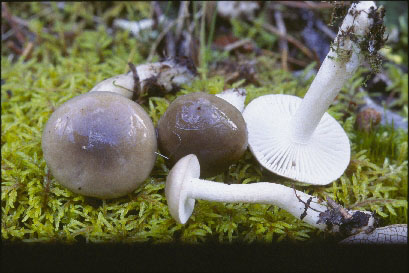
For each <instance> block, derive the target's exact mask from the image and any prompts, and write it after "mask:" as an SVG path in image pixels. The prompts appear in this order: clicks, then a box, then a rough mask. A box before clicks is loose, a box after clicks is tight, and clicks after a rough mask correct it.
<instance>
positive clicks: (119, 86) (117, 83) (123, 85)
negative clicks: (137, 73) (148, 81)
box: [89, 71, 135, 99]
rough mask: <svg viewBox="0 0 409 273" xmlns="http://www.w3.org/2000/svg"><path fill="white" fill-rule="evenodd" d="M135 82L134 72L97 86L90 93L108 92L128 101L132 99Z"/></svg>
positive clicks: (110, 79) (107, 80)
mask: <svg viewBox="0 0 409 273" xmlns="http://www.w3.org/2000/svg"><path fill="white" fill-rule="evenodd" d="M134 84H135V80H134V77H133V75H132V71H129V72H128V73H126V74H120V75H117V76H114V77H111V78H108V79H105V80H103V81H102V82H100V83H98V84H97V85H95V86H94V87H93V88H92V89H91V90H90V91H89V92H95V91H108V92H114V93H118V94H120V95H122V96H124V97H125V98H127V99H132V96H133V92H134V91H133V90H134Z"/></svg>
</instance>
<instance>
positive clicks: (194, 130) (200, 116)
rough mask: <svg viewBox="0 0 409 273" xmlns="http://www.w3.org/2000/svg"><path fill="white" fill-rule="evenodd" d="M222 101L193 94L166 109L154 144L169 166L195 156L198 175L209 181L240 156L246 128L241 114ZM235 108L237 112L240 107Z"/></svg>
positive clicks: (206, 95)
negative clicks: (197, 159) (198, 165)
mask: <svg viewBox="0 0 409 273" xmlns="http://www.w3.org/2000/svg"><path fill="white" fill-rule="evenodd" d="M232 96H233V97H234V98H236V96H235V95H232ZM226 99H228V98H226V97H224V98H223V99H221V98H219V97H217V96H214V95H210V94H207V93H202V92H197V93H191V94H188V95H184V96H180V97H178V98H176V99H175V100H174V101H173V102H172V103H171V104H170V105H169V107H168V109H167V110H166V112H165V114H164V115H163V116H162V117H161V119H160V120H159V122H158V144H159V150H160V151H161V153H163V154H164V155H165V156H166V157H168V158H169V161H167V163H169V165H170V166H173V165H174V164H175V163H176V162H177V161H178V160H179V159H180V158H182V157H183V156H185V155H188V154H195V155H197V157H198V158H199V161H200V164H201V165H202V169H203V171H202V175H203V176H204V177H210V176H214V175H216V174H218V173H220V172H222V171H223V170H225V169H226V168H227V167H228V166H229V165H230V164H231V163H233V162H234V161H236V160H238V159H239V158H240V157H241V156H242V155H243V154H244V152H245V151H246V149H247V129H246V124H245V122H244V119H243V116H242V114H241V112H240V111H239V110H238V109H237V108H236V107H235V106H233V105H232V104H230V103H229V102H227V101H226ZM236 104H237V105H238V106H237V107H239V108H240V106H239V104H240V103H236Z"/></svg>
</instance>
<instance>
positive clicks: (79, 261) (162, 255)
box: [0, 241, 409, 273]
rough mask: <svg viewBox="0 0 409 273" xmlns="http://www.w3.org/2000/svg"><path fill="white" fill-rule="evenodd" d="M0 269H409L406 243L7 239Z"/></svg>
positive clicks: (277, 270)
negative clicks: (111, 242) (53, 242)
mask: <svg viewBox="0 0 409 273" xmlns="http://www.w3.org/2000/svg"><path fill="white" fill-rule="evenodd" d="M0 266H1V268H0V270H1V272H125V271H133V272H135V271H137V272H210V271H211V272H214V271H215V272H393V273H395V272H407V270H408V268H409V267H408V248H407V245H352V246H350V245H337V244H333V243H330V244H323V243H316V244H311V243H308V244H305V243H301V244H299V243H293V244H291V243H289V244H283V243H280V244H277V243H271V244H260V243H255V244H254V243H253V244H237V243H232V244H207V243H205V244H200V243H199V244H196V245H192V244H181V243H169V244H151V243H142V244H141V243H136V244H107V243H103V244H91V243H89V244H85V243H78V244H71V245H64V244H49V243H47V244H38V243H35V244H32V243H21V242H18V243H15V242H14V243H13V242H8V241H3V242H2V253H1V262H0Z"/></svg>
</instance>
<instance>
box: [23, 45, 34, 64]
mask: <svg viewBox="0 0 409 273" xmlns="http://www.w3.org/2000/svg"><path fill="white" fill-rule="evenodd" d="M33 49H34V43H33V42H28V44H27V46H26V47H25V48H24V50H23V52H22V53H21V58H22V59H23V60H25V61H26V60H28V59H30V57H31V53H32V52H33Z"/></svg>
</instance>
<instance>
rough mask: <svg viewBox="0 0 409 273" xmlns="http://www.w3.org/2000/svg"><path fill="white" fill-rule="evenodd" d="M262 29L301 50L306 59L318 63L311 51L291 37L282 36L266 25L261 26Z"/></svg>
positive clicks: (272, 27)
mask: <svg viewBox="0 0 409 273" xmlns="http://www.w3.org/2000/svg"><path fill="white" fill-rule="evenodd" d="M263 28H264V29H266V30H268V31H270V32H271V33H273V34H275V35H278V36H280V38H284V39H286V40H287V41H288V42H289V43H291V44H293V45H294V46H296V47H297V48H298V49H300V50H301V52H303V53H304V54H305V55H306V56H307V57H309V58H310V59H312V60H314V61H317V63H320V61H319V60H317V57H316V56H315V55H314V54H313V53H312V52H311V50H309V49H308V47H306V46H304V45H303V44H302V43H301V42H299V41H298V40H297V39H295V38H294V37H292V36H291V35H289V34H287V35H284V34H282V33H281V32H280V31H279V30H278V29H277V28H276V27H275V26H272V25H270V24H268V23H264V24H263Z"/></svg>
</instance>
